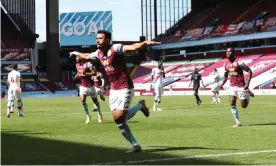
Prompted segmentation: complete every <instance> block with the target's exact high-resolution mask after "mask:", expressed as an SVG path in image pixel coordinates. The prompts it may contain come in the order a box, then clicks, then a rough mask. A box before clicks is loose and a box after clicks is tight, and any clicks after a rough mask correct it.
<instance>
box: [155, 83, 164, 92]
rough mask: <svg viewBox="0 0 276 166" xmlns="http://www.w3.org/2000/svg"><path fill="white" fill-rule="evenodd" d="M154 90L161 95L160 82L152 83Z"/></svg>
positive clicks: (161, 87)
mask: <svg viewBox="0 0 276 166" xmlns="http://www.w3.org/2000/svg"><path fill="white" fill-rule="evenodd" d="M154 92H155V94H157V95H162V94H163V86H162V85H161V84H155V85H154Z"/></svg>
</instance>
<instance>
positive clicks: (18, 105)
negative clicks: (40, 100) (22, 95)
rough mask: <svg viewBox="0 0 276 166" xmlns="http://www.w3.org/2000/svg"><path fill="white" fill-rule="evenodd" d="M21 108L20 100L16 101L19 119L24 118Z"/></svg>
mask: <svg viewBox="0 0 276 166" xmlns="http://www.w3.org/2000/svg"><path fill="white" fill-rule="evenodd" d="M22 107H23V103H22V100H17V109H18V116H20V117H23V116H24V114H23V109H22Z"/></svg>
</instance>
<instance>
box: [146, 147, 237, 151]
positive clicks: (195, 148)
mask: <svg viewBox="0 0 276 166" xmlns="http://www.w3.org/2000/svg"><path fill="white" fill-rule="evenodd" d="M149 147H152V148H154V149H147V150H146V152H165V151H175V150H239V149H222V148H205V147H198V146H191V147H172V146H149Z"/></svg>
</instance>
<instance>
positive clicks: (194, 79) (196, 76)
mask: <svg viewBox="0 0 276 166" xmlns="http://www.w3.org/2000/svg"><path fill="white" fill-rule="evenodd" d="M200 82H201V84H202V86H203V87H204V84H203V81H202V78H201V74H200V73H198V69H197V68H195V70H194V72H193V73H192V74H191V82H190V84H189V87H190V86H191V84H192V83H193V90H194V96H195V97H196V105H197V106H199V105H200V104H201V102H202V101H201V100H200V98H199V96H198V89H199V87H200Z"/></svg>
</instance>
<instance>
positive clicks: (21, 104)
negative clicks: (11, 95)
mask: <svg viewBox="0 0 276 166" xmlns="http://www.w3.org/2000/svg"><path fill="white" fill-rule="evenodd" d="M17 103H18V106H17V108H18V109H21V108H22V107H23V103H22V101H21V100H17Z"/></svg>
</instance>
